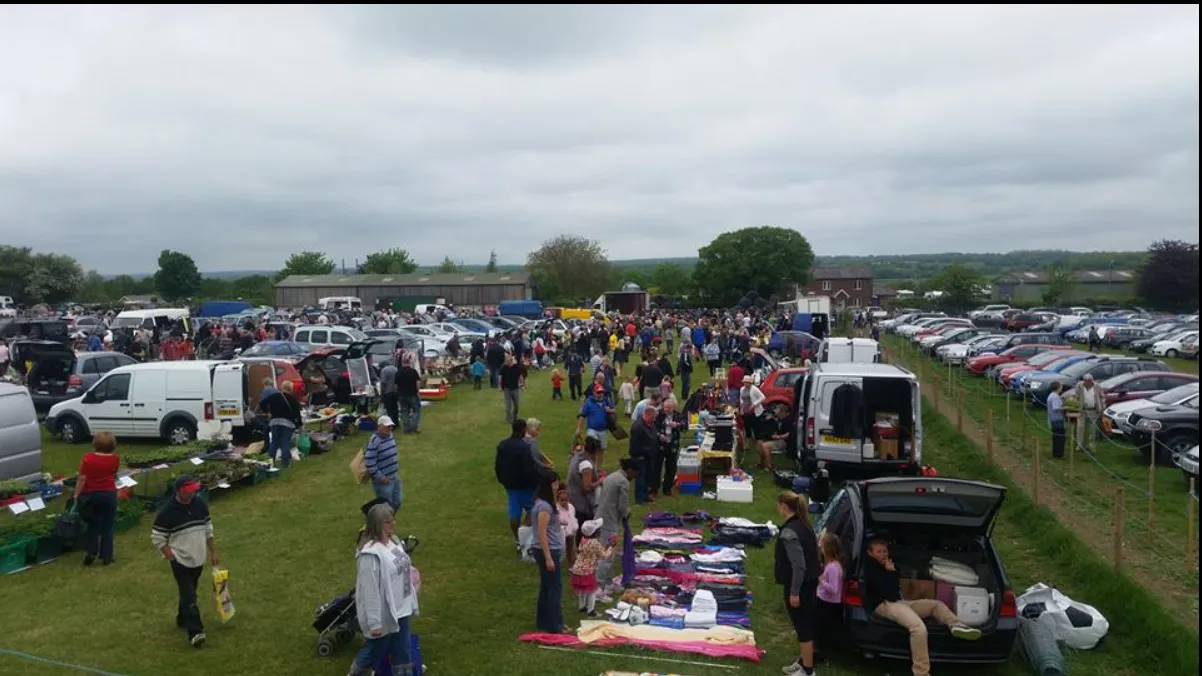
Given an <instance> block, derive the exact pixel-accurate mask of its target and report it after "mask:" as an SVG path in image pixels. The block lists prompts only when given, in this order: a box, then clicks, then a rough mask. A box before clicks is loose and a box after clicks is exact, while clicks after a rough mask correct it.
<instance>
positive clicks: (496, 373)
mask: <svg viewBox="0 0 1202 676" xmlns="http://www.w3.org/2000/svg"><path fill="white" fill-rule="evenodd" d="M500 371H501V367H500V366H489V367H488V386H489V387H491V388H493V389H494V390H495V389H497V387H498V386H499V385H500V382H499V377H500Z"/></svg>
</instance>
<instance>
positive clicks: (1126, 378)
mask: <svg viewBox="0 0 1202 676" xmlns="http://www.w3.org/2000/svg"><path fill="white" fill-rule="evenodd" d="M1197 382H1198V376H1196V375H1194V374H1192V373H1177V372H1176V371H1157V372H1151V371H1136V372H1134V373H1122V374H1119V375H1117V376H1113V377H1111V378H1107V379H1106V380H1103V381H1101V382H1099V383H1098V387H1100V388H1102V391H1103V392H1104V393H1105V394H1106V405H1107V406H1112V405H1114V404H1118V403H1120V402H1124V401H1130V400H1132V399H1147V398H1148V397H1151V396H1155V395H1157V394H1160V393H1161V392H1166V391H1168V390H1171V389H1174V388H1176V387H1180V386H1182V385H1186V384H1189V383H1197Z"/></svg>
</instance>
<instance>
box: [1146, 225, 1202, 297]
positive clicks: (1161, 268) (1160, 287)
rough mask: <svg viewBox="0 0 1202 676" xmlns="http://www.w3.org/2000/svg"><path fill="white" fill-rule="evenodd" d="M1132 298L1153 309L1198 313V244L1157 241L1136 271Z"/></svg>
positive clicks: (1149, 248) (1167, 240)
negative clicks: (1136, 280)
mask: <svg viewBox="0 0 1202 676" xmlns="http://www.w3.org/2000/svg"><path fill="white" fill-rule="evenodd" d="M1137 272H1138V282H1137V283H1136V287H1135V291H1136V295H1137V296H1138V297H1139V298H1140V300H1141V301H1143V302H1144V303H1145V304H1147V305H1149V306H1151V307H1152V308H1154V309H1156V310H1169V311H1177V312H1185V311H1189V310H1193V311H1194V312H1197V310H1198V245H1197V244H1190V243H1189V242H1181V241H1177V240H1169V239H1166V240H1161V241H1159V242H1154V243H1153V244H1152V246H1150V247H1148V258H1147V260H1146V262H1145V263H1144V264H1143V265H1141V266H1140V267H1139V269H1138V271H1137Z"/></svg>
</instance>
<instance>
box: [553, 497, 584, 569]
mask: <svg viewBox="0 0 1202 676" xmlns="http://www.w3.org/2000/svg"><path fill="white" fill-rule="evenodd" d="M555 507H556V508H557V510H558V511H559V523H560V525H561V526H563V542H564V553H563V555H564V559H563V561H564V565H566V566H567V567H569V568H571V567H572V563H573V562H575V561H576V530H577V529H578V528H579V527H580V522H578V521H576V507H575V505H573V504H572V500H571V497H570V496H569V495H568V489H567V488H560V489H559V492H558V493H556V494H555Z"/></svg>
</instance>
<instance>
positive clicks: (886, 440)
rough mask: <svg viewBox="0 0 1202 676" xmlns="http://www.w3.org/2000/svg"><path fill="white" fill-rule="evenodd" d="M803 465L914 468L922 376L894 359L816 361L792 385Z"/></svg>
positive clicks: (880, 469)
mask: <svg viewBox="0 0 1202 676" xmlns="http://www.w3.org/2000/svg"><path fill="white" fill-rule="evenodd" d="M794 387H795V390H794V398H793V400H794V401H796V402H797V432H796V433H795V434H794V436H795V437H796V439H795V440H794V443H793V450H794V453H795V457H796V458H797V459H798V461H799V462H800V463H801V464H802V465H803V466H813V465H816V464H817V463H826V465H828V466H829V465H843V466H856V467H860V468H871V469H873V470H874V471H877V472H878V473H886V472H903V473H912V472H915V471H917V470H918V468H920V467H921V466H922V394H921V393H920V392H919V385H918V378H916V377H915V376H914V374H913V373H911V372H910V371H907V370H906V369H904V368H902V367H900V366H896V365H892V364H838V363H819V364H815V365H814V366H813V368H811V369H810V372H809V373H808V374H806V375H805V376H803V377H802V378H801V379H800V380H798V381H797V384H796V385H795V386H794Z"/></svg>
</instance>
